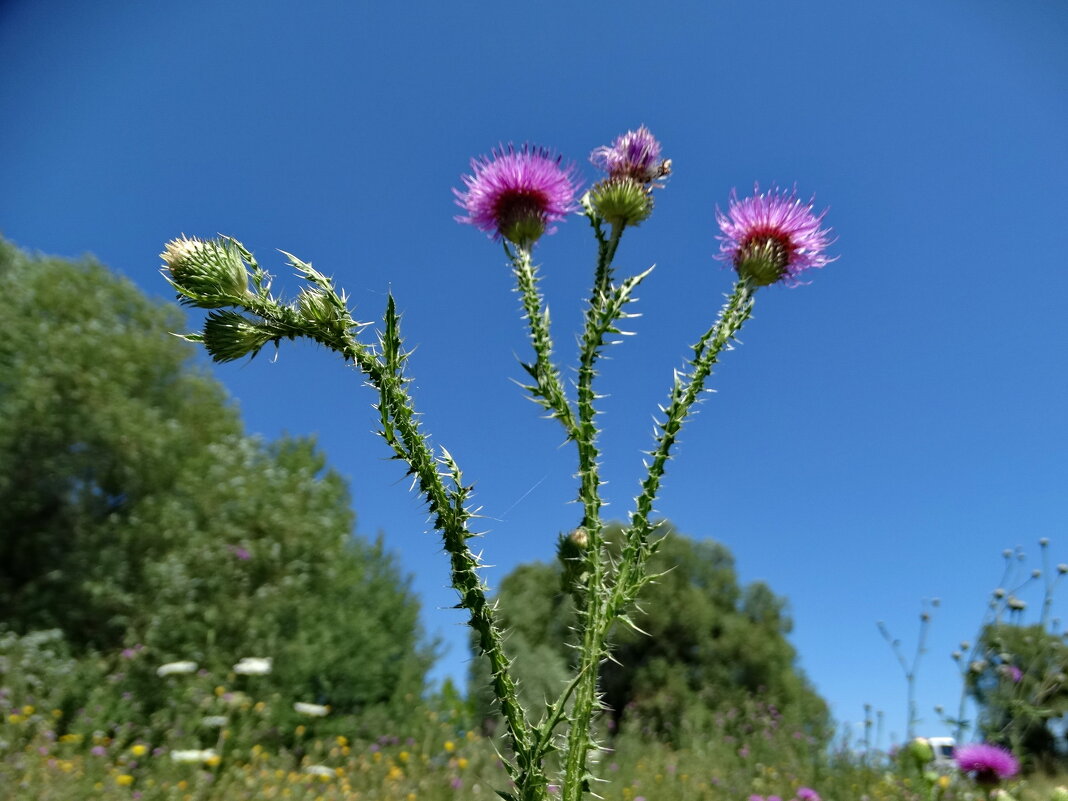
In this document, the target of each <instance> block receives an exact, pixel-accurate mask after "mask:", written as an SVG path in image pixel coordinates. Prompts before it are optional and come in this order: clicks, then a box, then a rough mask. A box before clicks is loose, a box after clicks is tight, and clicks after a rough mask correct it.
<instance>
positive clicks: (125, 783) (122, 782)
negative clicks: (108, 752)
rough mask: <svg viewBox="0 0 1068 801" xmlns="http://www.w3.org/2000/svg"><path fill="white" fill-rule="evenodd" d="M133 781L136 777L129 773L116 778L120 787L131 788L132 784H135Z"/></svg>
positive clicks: (116, 782)
mask: <svg viewBox="0 0 1068 801" xmlns="http://www.w3.org/2000/svg"><path fill="white" fill-rule="evenodd" d="M133 780H134V777H133V776H131V775H130V774H129V773H120V774H119V775H118V776H116V777H115V784H117V785H119V786H120V787H129V786H130V785H131V784H133Z"/></svg>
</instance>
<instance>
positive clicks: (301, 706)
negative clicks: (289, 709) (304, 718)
mask: <svg viewBox="0 0 1068 801" xmlns="http://www.w3.org/2000/svg"><path fill="white" fill-rule="evenodd" d="M293 709H294V710H295V711H297V712H299V713H300V714H302V715H308V716H310V717H313V718H322V717H326V716H327V715H328V714H330V707H328V706H323V705H322V704H306V703H304V702H303V701H297V702H296V703H295V704H293Z"/></svg>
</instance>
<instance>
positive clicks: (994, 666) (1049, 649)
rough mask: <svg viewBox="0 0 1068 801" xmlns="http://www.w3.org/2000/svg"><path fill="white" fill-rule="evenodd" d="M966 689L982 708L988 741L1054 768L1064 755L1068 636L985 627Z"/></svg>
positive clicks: (1034, 763) (1029, 628) (996, 625)
mask: <svg viewBox="0 0 1068 801" xmlns="http://www.w3.org/2000/svg"><path fill="white" fill-rule="evenodd" d="M977 655H978V656H979V657H980V658H979V659H976V660H975V661H973V662H972V663H971V666H970V669H969V671H968V673H967V689H968V692H969V694H970V695H971V696H972V698H974V699H975V702H976V704H977V705H978V707H979V730H980V732H981V734H982V736H983V738H984V739H985V740H988V741H990V742H996V743H1001V744H1003V745H1005V746H1007V747H1009V748H1011V749H1012V750H1013V751H1014V752H1015V753H1016V754H1018V755H1020V756H1023V757H1025V758H1027V759H1028V760H1029V761H1030V762H1031V765H1032V766H1042V767H1045V768H1047V769H1050V770H1053V769H1055V768H1057V767H1058V764H1060V765H1063V759H1064V741H1063V731H1064V719H1065V715H1068V644H1066V642H1065V635H1063V634H1057V633H1054V632H1050V631H1047V630H1046V628H1045V627H1044V626H1043V625H1041V624H1035V625H1030V626H1025V625H1019V624H1016V623H1006V622H997V623H991V624H989V625H987V626H985V627H984V628H983V631H982V634H981V636H980V639H979V649H978V651H977Z"/></svg>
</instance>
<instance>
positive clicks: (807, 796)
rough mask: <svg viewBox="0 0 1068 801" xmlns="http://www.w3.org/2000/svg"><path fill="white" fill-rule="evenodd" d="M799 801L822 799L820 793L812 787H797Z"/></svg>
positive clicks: (818, 800) (817, 800)
mask: <svg viewBox="0 0 1068 801" xmlns="http://www.w3.org/2000/svg"><path fill="white" fill-rule="evenodd" d="M796 795H797V801H822V799H821V798H820V794H819V793H817V792H816V791H815V790H813V789H812V788H811V787H798V788H797V794H796Z"/></svg>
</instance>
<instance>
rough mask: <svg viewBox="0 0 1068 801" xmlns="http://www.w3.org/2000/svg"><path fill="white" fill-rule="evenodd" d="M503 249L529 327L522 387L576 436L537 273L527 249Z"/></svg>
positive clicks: (573, 416) (547, 311) (568, 434)
mask: <svg viewBox="0 0 1068 801" xmlns="http://www.w3.org/2000/svg"><path fill="white" fill-rule="evenodd" d="M504 249H505V252H506V253H507V254H508V257H509V258H510V259H511V261H512V268H513V273H514V274H515V279H516V290H517V291H518V292H519V295H520V297H521V298H522V300H523V312H524V316H525V317H526V319H527V323H528V325H529V328H530V342H531V344H532V345H533V346H534V363H533V364H524V365H523V367H524V369H526V371H527V372H528V373H529V374H530V376H531V378H533V379H534V381H535V384H534V385H533V386H528V387H527V388H526V389H527V390H528V391H529V392H530V393H531V394H532V395H533V396H534V398H535V400H537V401H538V402H539V403H540V404H541V405H542V406H543V407H544V408H546V409H548V411H549V413H550V414H551V415H552V416H553V417H555V418H556V419H557V420H559V421H560V422H561V423H562V424H563V426H564V429H565V430H566V431H567V436H568V439H577V434H578V431H577V428H576V425H575V412H574V410H573V409H572V408H571V403H570V401H568V399H567V395H566V394H565V392H564V382H563V380H562V379H561V377H560V371H559V370H558V369H557V367H556V365H555V364H554V363H553V341H552V336H551V334H550V332H549V310H548V309H547V308H545V302H544V299H543V298H542V295H541V292H540V291H539V290H538V274H537V270H536V268H535V267H534V264H533V262H532V260H531V254H530V250H528V249H526V248H516V250H515V251H514V252H513V251H512V250H510V249H509V247H508V245H507V244H505V246H504Z"/></svg>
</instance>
